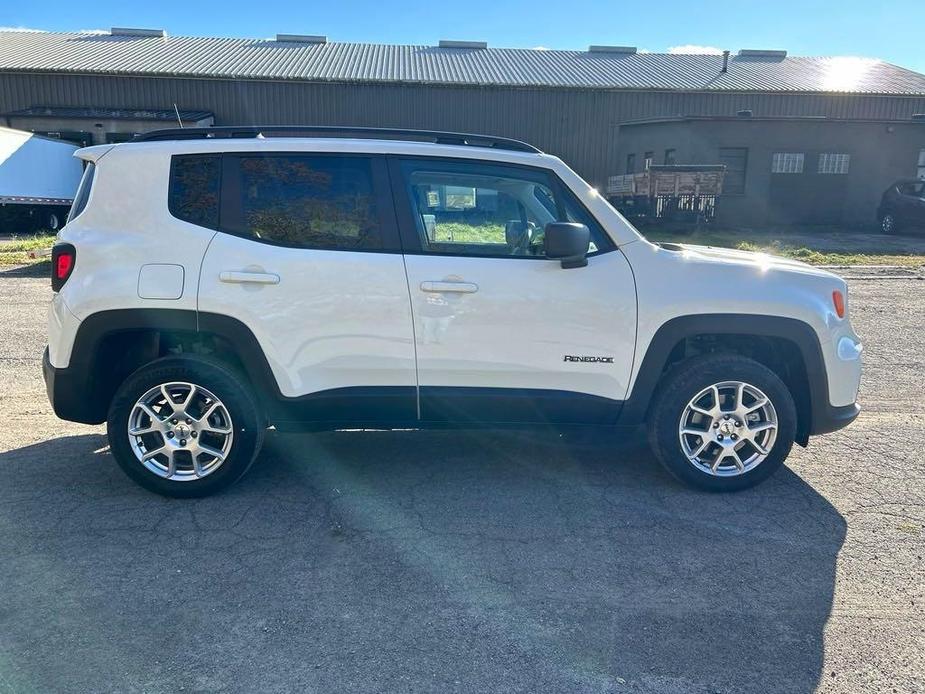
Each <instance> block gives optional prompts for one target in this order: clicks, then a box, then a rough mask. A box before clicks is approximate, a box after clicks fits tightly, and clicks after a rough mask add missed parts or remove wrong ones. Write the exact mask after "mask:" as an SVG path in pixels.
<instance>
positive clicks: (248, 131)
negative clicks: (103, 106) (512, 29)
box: [132, 125, 542, 154]
mask: <svg viewBox="0 0 925 694" xmlns="http://www.w3.org/2000/svg"><path fill="white" fill-rule="evenodd" d="M249 137H344V138H357V139H369V140H407V141H409V142H430V143H433V144H440V145H467V146H469V147H490V148H492V149H506V150H510V151H513V152H532V153H534V154H541V153H542V152H540V150H538V149H537V148H536V147H534V146H533V145H528V144H527V143H526V142H521V141H520V140H512V139H510V138H507V137H495V136H493V135H475V134H467V133H453V132H444V131H441V130H407V129H401V128H351V127H339V126H332V125H317V126H315V125H306V126H302V125H266V126H260V125H245V126H233V125H228V126H225V125H222V126H215V127H211V128H166V129H163V130H151V131H150V132H146V133H141V134H140V135H136V136H135V139H134V140H132V142H156V141H163V140H205V139H213V138H214V139H219V138H221V139H225V138H249Z"/></svg>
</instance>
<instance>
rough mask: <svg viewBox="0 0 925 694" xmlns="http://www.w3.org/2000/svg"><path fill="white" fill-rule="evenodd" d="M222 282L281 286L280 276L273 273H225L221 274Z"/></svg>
mask: <svg viewBox="0 0 925 694" xmlns="http://www.w3.org/2000/svg"><path fill="white" fill-rule="evenodd" d="M218 278H219V279H220V280H221V281H222V282H230V283H232V284H279V275H274V274H273V273H272V272H239V271H230V270H228V271H225V272H222V273H220V274H219V276H218Z"/></svg>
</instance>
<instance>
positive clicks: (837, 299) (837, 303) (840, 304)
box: [832, 289, 845, 318]
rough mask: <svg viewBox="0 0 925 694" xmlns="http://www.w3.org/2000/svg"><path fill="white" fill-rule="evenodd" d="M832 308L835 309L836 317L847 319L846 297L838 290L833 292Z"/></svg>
mask: <svg viewBox="0 0 925 694" xmlns="http://www.w3.org/2000/svg"><path fill="white" fill-rule="evenodd" d="M832 306H834V307H835V315H836V316H838V317H839V318H844V317H845V295H844V294H842V293H841V292H840V291H838V290H837V289H836V290H835V291H834V292H832Z"/></svg>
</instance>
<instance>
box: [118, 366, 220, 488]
mask: <svg viewBox="0 0 925 694" xmlns="http://www.w3.org/2000/svg"><path fill="white" fill-rule="evenodd" d="M127 433H128V439H129V444H130V445H131V447H132V451H133V452H134V453H135V457H136V458H137V459H138V462H139V463H141V464H142V465H144V467H145V468H147V469H148V471H150V472H152V473H154V474H155V475H157V476H158V477H163V478H165V479H169V480H172V481H176V482H187V481H192V480H198V479H201V478H203V477H205V476H206V475H210V474H212V473H213V472H215V471H216V470H218V469H219V468H220V467H221V466H222V464H223V463H224V462H225V459H226V458H227V457H228V454H229V452H230V451H231V445H232V442H233V439H234V427H233V425H232V421H231V415H230V414H229V412H228V408H227V407H225V405H224V404H223V403H222V401H221V400H219V399H218V398H217V397H216V396H215V395H214V394H213V393H211V392H210V391H208V390H206V389H205V388H202V387H201V386H198V385H196V384H194V383H184V382H171V383H162V384H161V385H158V386H155V387H154V388H151V389H150V390H149V391H148V392H147V393H145V394H144V395H142V396H141V397H140V398H138V400H137V401H136V402H135V405H134V407H133V408H132V411H131V413H130V414H129V418H128V432H127Z"/></svg>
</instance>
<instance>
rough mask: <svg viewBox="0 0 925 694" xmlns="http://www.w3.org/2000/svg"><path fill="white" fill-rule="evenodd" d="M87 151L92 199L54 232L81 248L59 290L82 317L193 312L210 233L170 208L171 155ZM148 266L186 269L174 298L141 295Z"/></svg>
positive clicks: (126, 150)
mask: <svg viewBox="0 0 925 694" xmlns="http://www.w3.org/2000/svg"><path fill="white" fill-rule="evenodd" d="M89 149H90V150H92V152H91V153H92V154H93V155H94V158H95V159H96V160H97V164H98V166H97V168H96V174H95V179H94V182H93V187H92V188H91V190H90V198H89V200H88V202H87V206H86V208H85V209H84V211H83V212H82V213H81V214H79V215H78V216H77V217H76V218H75V219H73V220H72V221H70V222H68V224H67V225H66V226H65V227H64V229H62V230H61V232H59V234H58V238H59V239H60V240H62V241H67V242H68V243H72V244H74V246H75V247H76V248H77V249H78V250H77V262H76V263H75V265H74V271H73V274H72V275H71V278H70V279H69V280H68V281H67V283H66V284H65V285H64V287H62V289H61V292H60V293H61V295H62V297H63V299H64V301H65V303H66V304H67V305H68V306H69V307H70V308H71V310H72V311H73V312H74V315H75V316H76V317H77V318H78V319H80V320H84V319H86V318H87V316H90V315H92V314H94V313H98V312H100V311H109V310H115V309H132V308H175V309H187V310H191V311H195V310H196V290H197V284H198V280H199V266H200V264H201V263H202V257H203V254H204V253H205V250H206V247H207V246H208V245H209V241H211V239H212V237H213V236H214V235H215V232H214V231H211V230H210V229H204V228H202V227H199V226H196V225H194V224H189V223H187V222H183V221H181V220H179V219H177V218H175V217H173V216H171V214H170V213H169V212H168V211H167V185H168V180H169V173H170V157H169V156H164V154H163V153H161V152H158V151H156V150H154V149H151V148H145V149H141V148H139V149H138V150H135V149H133V148H130V147H118V146H107V147H93V148H89ZM87 151H88V150H79V151H78V155H80V156H83V155H84V154H85V153H86V152H87ZM139 191H144V193H145V194H144V195H139V194H138V192H139ZM152 200H157V201H158V203H159V204H151V201H152ZM149 264H159V265H161V264H162V265H178V266H181V267H182V268H183V284H182V287H181V288H180V289H181V294H180V297H179V298H170V299H142V298H141V297H139V295H138V283H139V278H140V276H141V270H142V267H143V266H145V265H149ZM173 295H175V293H173ZM56 366H58V364H56ZM60 366H66V364H61V365H60Z"/></svg>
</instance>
